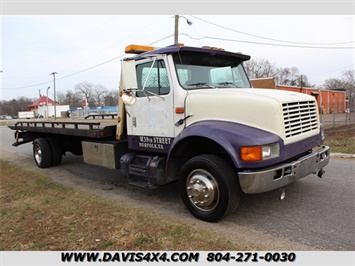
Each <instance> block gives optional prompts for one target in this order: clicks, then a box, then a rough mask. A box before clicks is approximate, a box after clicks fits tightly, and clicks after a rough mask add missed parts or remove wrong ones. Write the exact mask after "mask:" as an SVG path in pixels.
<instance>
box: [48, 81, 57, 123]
mask: <svg viewBox="0 0 355 266" xmlns="http://www.w3.org/2000/svg"><path fill="white" fill-rule="evenodd" d="M50 88H51V87H49V86H48V88H47V119H48V118H49V113H48V111H49V109H48V90H49V89H50ZM54 108H55V106H54Z"/></svg>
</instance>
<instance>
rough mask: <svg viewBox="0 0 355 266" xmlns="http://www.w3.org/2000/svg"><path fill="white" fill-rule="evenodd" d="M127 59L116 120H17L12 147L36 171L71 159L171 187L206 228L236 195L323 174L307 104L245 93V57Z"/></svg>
mask: <svg viewBox="0 0 355 266" xmlns="http://www.w3.org/2000/svg"><path fill="white" fill-rule="evenodd" d="M126 53H127V56H126V57H125V58H124V59H122V60H121V78H120V83H119V102H118V115H117V119H116V120H107V121H106V120H102V121H99V120H95V122H88V121H70V122H69V121H44V120H39V121H28V120H27V121H19V122H18V123H16V124H15V125H13V126H10V128H11V129H12V130H15V143H14V146H18V145H21V144H24V143H29V142H32V143H33V157H34V160H35V162H36V164H37V166H38V167H40V168H47V167H51V166H57V165H59V164H60V163H61V161H62V156H63V155H64V154H65V153H66V152H71V153H73V154H75V155H83V160H84V162H86V163H88V164H94V165H99V166H102V167H106V168H109V169H118V171H120V172H121V173H122V174H123V175H124V176H126V177H128V178H129V181H130V183H131V184H133V185H137V186H145V187H154V186H162V185H166V184H169V183H172V182H178V188H179V193H180V195H181V198H182V202H183V203H184V205H185V206H186V208H187V209H188V211H189V212H190V213H191V214H192V215H193V216H195V217H196V218H198V219H201V220H204V221H208V222H216V221H218V220H220V219H222V218H223V217H225V216H226V215H229V214H232V213H234V212H235V211H236V209H237V207H238V204H239V201H240V195H241V193H247V194H255V193H263V192H267V191H271V190H276V189H283V188H284V187H285V186H287V185H289V184H290V183H292V182H294V181H296V180H298V179H300V178H303V177H306V176H308V175H310V174H317V175H318V176H319V177H322V176H323V174H324V170H323V168H324V167H325V166H326V165H327V164H328V163H329V147H327V146H324V145H323V141H324V131H323V127H322V125H321V123H320V121H319V114H318V106H317V102H316V99H315V98H314V97H312V96H310V95H306V94H300V93H295V92H286V91H278V90H267V89H257V88H252V86H251V83H250V81H249V78H248V76H247V73H246V71H245V69H244V67H243V62H245V61H247V60H249V59H250V56H248V55H245V54H242V53H239V52H229V51H225V50H224V49H219V48H214V47H190V46H184V45H171V46H167V47H164V48H155V47H152V46H142V45H129V46H127V47H126ZM110 122H111V123H110Z"/></svg>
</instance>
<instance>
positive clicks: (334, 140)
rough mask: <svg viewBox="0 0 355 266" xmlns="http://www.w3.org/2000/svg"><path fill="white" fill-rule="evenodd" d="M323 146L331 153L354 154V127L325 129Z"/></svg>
mask: <svg viewBox="0 0 355 266" xmlns="http://www.w3.org/2000/svg"><path fill="white" fill-rule="evenodd" d="M325 145H328V146H329V147H330V151H331V152H335V153H338V152H339V153H348V154H355V125H345V126H341V127H336V128H329V129H326V130H325Z"/></svg>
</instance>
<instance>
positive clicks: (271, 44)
mask: <svg viewBox="0 0 355 266" xmlns="http://www.w3.org/2000/svg"><path fill="white" fill-rule="evenodd" d="M180 35H185V36H187V37H189V38H191V39H194V40H203V39H211V40H220V41H228V42H242V43H250V44H259V45H268V46H279V47H291V48H308V49H355V47H351V46H348V47H345V46H343V47H330V46H306V45H288V44H277V43H263V42H252V41H242V40H234V39H227V38H218V37H212V36H204V37H192V36H190V35H189V34H186V33H180Z"/></svg>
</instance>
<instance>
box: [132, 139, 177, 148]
mask: <svg viewBox="0 0 355 266" xmlns="http://www.w3.org/2000/svg"><path fill="white" fill-rule="evenodd" d="M171 142H172V138H167V137H147V136H140V137H139V143H138V146H139V148H142V149H154V150H162V151H163V150H165V151H166V150H168V149H169V147H170V144H171Z"/></svg>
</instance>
